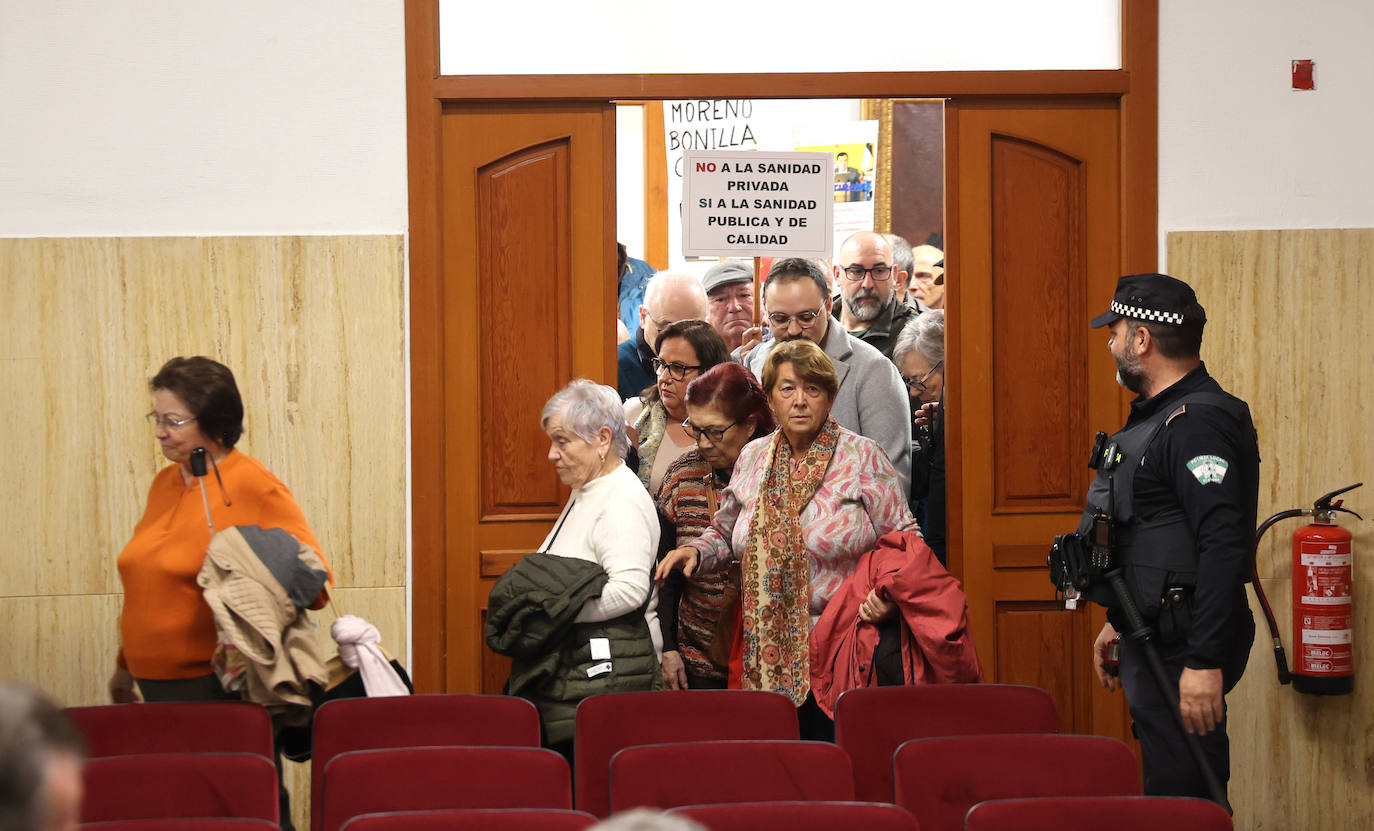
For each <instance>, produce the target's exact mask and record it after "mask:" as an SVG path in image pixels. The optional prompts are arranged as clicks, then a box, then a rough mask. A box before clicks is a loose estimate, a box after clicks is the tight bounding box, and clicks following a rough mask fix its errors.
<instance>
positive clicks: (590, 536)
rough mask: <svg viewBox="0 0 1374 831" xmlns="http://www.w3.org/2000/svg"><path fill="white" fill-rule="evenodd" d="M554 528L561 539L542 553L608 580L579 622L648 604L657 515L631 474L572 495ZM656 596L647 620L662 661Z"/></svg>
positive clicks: (619, 472) (621, 471)
mask: <svg viewBox="0 0 1374 831" xmlns="http://www.w3.org/2000/svg"><path fill="white" fill-rule="evenodd" d="M559 523H562V527H559ZM554 528H555V529H557V537H556V538H555V536H554V531H550V532H549V535H548V536H547V537H545V538H544V543H543V545H541V546H540V548H539V550H540V551H545V552H547V553H549V554H557V555H558V556H560V557H573V558H575V559H578V560H587V561H590V562H593V563H596V564H597V565H599V566H601V567H602V568H603V569H605V571H606V574H607V575H609V576H610V580H609V581H608V582H607V583H606V588H605V589H603V590H602V592H601V596H600V597H596V598H592V599H591V600H588V601H587V603H586V604H585V605H584V606H583V607H582V611H581V612H579V613H578V615H577V620H578V621H579V622H592V621H601V620H612V619H614V618H618V617H620V616H621V615H624V614H626V613H628V612H632V611H634V610H635V609H638V608H639V607H640V606H642V605H643V604H644V599H645V598H646V597H648V596H649V594H650V590H651V589H652V588H653V582H652V576H653V567H654V560H655V559H657V557H658V530H659V529H658V514H657V512H656V511H655V509H654V503H653V500H652V499H650V498H649V493H648V491H646V490H644V485H642V484H641V483H640V481H639V477H638V476H636V475H635V474H634V472H633V471H631V470H630V469H629V468H628V467H626V466H625V465H624V464H621V465H619V466H618V467H616V469H615V470H613V471H611V472H610V473H608V474H606V475H605V476H601V477H598V478H596V479H593V480H592V481H590V482H588V483H587V484H586V485H584V486H583V487H581V488H578V489H576V490H574V491H573V492H572V496H571V498H569V499H568V504H567V505H565V506H564V507H563V513H562V514H560V515H559V517H558V521H557V522H555V523H554ZM653 595H654V596H653V598H652V599H651V600H650V602H649V605H648V608H647V609H646V610H645V612H644V619H645V620H646V621H648V624H649V635H650V637H652V638H653V641H654V653H655V654H656V655H659V656H660V657H661V656H662V653H663V642H662V635H661V633H660V632H659V631H658V612H657V611H656V608H657V600H658V592H657V591H654V592H653Z"/></svg>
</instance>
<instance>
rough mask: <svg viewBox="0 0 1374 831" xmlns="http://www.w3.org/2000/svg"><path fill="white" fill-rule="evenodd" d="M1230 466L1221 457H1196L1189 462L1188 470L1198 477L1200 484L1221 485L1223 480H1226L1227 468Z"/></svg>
mask: <svg viewBox="0 0 1374 831" xmlns="http://www.w3.org/2000/svg"><path fill="white" fill-rule="evenodd" d="M1229 464H1230V463H1229V462H1227V461H1226V460H1225V459H1223V458H1221V457H1220V456H1194V457H1193V458H1191V459H1189V460H1188V469H1189V470H1191V471H1192V472H1193V475H1194V476H1196V477H1197V480H1198V482H1199V483H1201V484H1203V485H1210V484H1213V483H1216V484H1218V485H1219V484H1221V480H1223V479H1225V478H1226V468H1227V467H1228V466H1229Z"/></svg>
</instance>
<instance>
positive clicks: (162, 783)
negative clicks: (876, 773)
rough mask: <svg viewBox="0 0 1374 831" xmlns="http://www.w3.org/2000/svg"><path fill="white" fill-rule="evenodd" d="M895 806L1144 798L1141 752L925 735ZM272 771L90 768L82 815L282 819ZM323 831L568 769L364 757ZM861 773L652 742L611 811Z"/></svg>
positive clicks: (750, 793)
mask: <svg viewBox="0 0 1374 831" xmlns="http://www.w3.org/2000/svg"><path fill="white" fill-rule="evenodd" d="M893 767H894V771H895V781H896V802H897V805H899V806H901V807H902V808H904V809H906V810H907V811H909V812H910V813H911V814H913V815H914V816H915V817H917V818H918V819H919V820H920V822H921V826H922V827H923V828H925V829H926V831H932V830H934V831H939V829H950V831H957V830H958V829H959V828H961V827H963V819H964V815H965V814H966V813H967V812H968V810H969V808H970V807H972V806H973V805H974V804H976V803H978V802H982V801H984V800H988V799H1003V798H1010V797H1025V796H1032V797H1033V796H1075V795H1082V796H1094V795H1119V796H1127V795H1134V794H1138V793H1139V775H1138V772H1137V770H1136V764H1135V757H1134V755H1133V754H1132V753H1131V751H1130V749H1129V748H1127V747H1126V746H1125V745H1124V744H1122V743H1121V742H1119V741H1116V740H1115V739H1108V738H1102V737H1098V736H1066V735H1056V734H1049V735H985V736H959V737H948V738H936V739H917V740H913V741H909V742H906V743H904V744H903V745H901V746H900V747H899V748H898V750H897V752H896V754H895V755H894V761H893ZM275 784H276V783H275V772H274V769H273V766H272V763H271V762H270V761H269V760H268V759H266V758H264V757H262V756H258V755H255V754H247V753H226V754H148V755H131V756H122V757H111V758H106V759H95V760H92V762H91V764H90V766H89V768H88V771H87V788H88V793H87V798H86V805H85V810H84V815H83V819H84V820H85V821H101V820H111V819H120V818H130V817H139V816H143V817H176V816H183V817H196V816H225V817H247V818H261V819H271V818H273V817H275V815H276V810H277V805H276V796H277V794H276V788H275ZM322 784H323V787H322V790H323V795H322V799H321V803H322V811H321V819H320V823H319V825H320V828H321V829H322V831H341V829H343V828H344V827H345V824H346V823H347V822H348V821H349V820H351V819H352V818H354V817H357V816H360V815H364V814H371V813H377V812H384V811H395V810H414V809H446V808H526V809H529V808H539V809H552V810H569V809H571V808H572V782H571V777H570V775H569V770H568V764H567V761H566V760H565V759H564V758H563V757H562V756H560V755H558V754H557V753H554V752H552V751H550V750H545V749H542V748H534V747H513V748H512V747H414V748H391V749H381V750H355V751H347V752H343V753H340V754H338V755H337V756H335V757H334V758H333V759H332V760H330V761H329V763H328V764H327V765H326V766H325V771H324V775H323V780H322ZM854 800H855V794H854V779H853V766H852V764H851V762H850V758H849V754H848V753H847V752H846V751H845V750H844V749H843V748H841V747H838V746H837V745H832V744H827V743H823V742H801V741H770V740H763V741H740V740H727V741H705V742H685V743H675V744H660V745H641V746H632V747H628V748H624V749H622V750H620V751H618V752H617V753H616V754H615V755H614V756H613V757H612V759H611V761H610V765H609V805H610V810H611V811H613V812H619V811H623V810H627V809H630V808H635V807H653V808H662V809H667V808H676V807H682V806H688V805H697V804H719V803H749V802H757V801H798V802H801V801H819V802H852V801H854Z"/></svg>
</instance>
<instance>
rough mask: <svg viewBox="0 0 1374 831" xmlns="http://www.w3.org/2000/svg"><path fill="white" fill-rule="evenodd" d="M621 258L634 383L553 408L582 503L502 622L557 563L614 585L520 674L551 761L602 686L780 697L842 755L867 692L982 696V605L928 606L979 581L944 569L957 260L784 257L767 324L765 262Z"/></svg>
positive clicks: (865, 236)
mask: <svg viewBox="0 0 1374 831" xmlns="http://www.w3.org/2000/svg"><path fill="white" fill-rule="evenodd" d="M621 255H622V256H621V263H620V277H621V281H622V282H621V288H622V303H621V312H622V319H621V321H620V323H621V326H622V328H624V329H625V330H626V333H627V334H628V337H624V338H623V340H622V342H621V344H620V346H619V353H618V378H617V389H615V390H613V389H611V388H610V387H609V386H604V385H601V384H596V383H593V382H591V381H587V380H577V381H574V382H572V383H571V384H569V385H568V386H567V387H565V388H564V389H562V390H560V391H558V392H557V393H556V394H555V395H554V396H553V397H552V398H551V399H550V400H549V402H548V404H547V405H546V407H545V409H544V412H543V414H542V420H541V425H542V427H543V428H544V430H545V432H547V434H548V436H549V441H550V447H549V460H550V462H552V463H553V465H554V467H555V469H556V470H557V473H558V476H559V477H560V479H561V480H562V481H563V482H564V484H566V485H567V486H568V487H569V488H570V489H571V495H570V497H569V499H568V501H567V503H566V505H565V506H564V508H563V510H562V513H561V514H560V516H559V517H558V519H557V521H556V522H555V523H554V526H553V529H552V530H551V531H550V533H549V535H548V537H547V538H546V539H545V540H544V542H543V544H542V545H541V547H540V549H539V550H540V552H541V554H540V555H539V556H537V557H527V558H525V559H524V560H522V561H521V562H520V563H518V564H517V565H516V566H515V567H513V568H512V569H511V570H510V571H509V572H507V574H506V575H505V576H503V577H502V578H501V581H500V582H498V584H497V587H496V589H495V590H493V593H492V604H491V608H490V610H489V615H488V629H487V635H488V643H489V644H491V645H492V646H493V648H498V651H500V648H499V647H501V646H502V645H503V644H504V643H506V642H509V641H511V640H512V635H511V632H510V628H509V625H508V623H507V622H509V621H516V620H526V619H528V618H527V617H525V615H526V614H527V613H528V610H527V609H526V604H529V603H538V604H541V606H540V608H541V609H542V608H547V605H548V602H547V598H546V596H545V594H544V592H546V591H547V588H548V585H549V583H550V579H551V578H550V573H551V569H552V571H554V572H556V576H555V577H554V578H552V579H553V582H555V583H557V584H560V585H561V584H566V585H568V586H578V587H583V586H586V585H588V581H590V582H591V583H592V584H594V585H595V586H596V588H595V589H593V590H591V593H590V594H588V595H587V596H588V597H590V598H593V599H590V600H585V601H583V600H580V599H579V597H578V596H577V595H576V594H575V593H574V594H570V595H569V596H568V597H567V598H565V599H566V600H567V601H568V602H566V603H563V604H562V605H563V606H564V607H566V609H567V615H566V617H567V619H566V620H564V621H561V622H550V621H548V620H546V619H544V618H541V625H542V624H549V625H553V626H557V625H562V626H565V627H567V631H569V632H571V633H573V636H572V637H569V638H566V639H564V640H551V639H548V638H545V637H544V636H545V635H546V633H544V632H540V633H539V636H540V637H541V638H544V641H545V642H549V643H556V644H561V645H560V646H554V647H551V648H550V650H549V653H548V654H545V653H540V654H537V655H529V654H525V655H515V656H513V657H514V668H513V671H512V674H511V683H510V684H509V685H508V687H507V691H508V692H511V693H515V694H520V695H523V696H525V697H527V698H530V699H531V700H533V701H535V703H536V704H537V705H538V706H539V707H540V711H541V715H542V716H543V721H544V725H545V730H546V736H545V738H546V741H547V743H548V744H549V745H550V746H553V747H555V748H558V749H560V750H563V751H564V752H570V742H571V715H572V712H573V711H574V710H575V708H576V703H577V701H579V700H581V698H583V697H585V696H587V695H590V694H594V693H597V692H605V691H619V690H650V689H660V688H669V689H702V688H717V689H723V688H743V689H761V690H772V691H775V692H778V693H782V694H784V695H786V696H788V697H789V698H791V700H792V701H793V703H794V704H795V705H796V706H797V708H798V722H799V726H800V731H801V735H802V737H803V738H812V739H833V729H834V728H833V721H832V719H833V705H834V701H835V698H836V697H837V696H838V694H839V693H840V692H843V691H844V690H845V689H847V688H850V687H853V686H856V685H864V684H874V685H876V684H902V683H913V682H917V681H923V680H926V681H928V680H935V679H938V680H960V681H974V680H978V679H980V678H981V667H980V666H979V663H978V658H977V655H976V653H975V652H974V650H973V647H972V644H971V642H970V640H969V637H968V633H967V616H966V614H965V613H964V610H963V609H962V608H961V609H959V610H958V612H957V613H949V614H945V615H944V616H943V618H942V619H939V620H930V619H929V617H930V615H931V612H930V607H929V606H926V607H922V604H921V595H922V594H923V593H926V592H940V591H948V590H949V589H950V588H951V587H955V586H957V584H956V583H955V581H954V578H953V577H952V576H950V574H949V572H948V571H947V570H945V568H944V566H943V561H944V520H943V504H944V500H943V489H944V472H943V464H944V462H943V460H944V455H943V442H942V441H941V433H942V425H943V405H942V400H943V392H944V371H943V370H944V310H943V306H944V289H945V285H944V272H943V263H942V255H941V253H940V251H939V250H938V249H936V248H933V247H932V246H928V245H923V246H919V247H917V248H915V249H913V248H912V246H911V245H909V244H908V243H907V242H906V241H905V240H903V239H902V238H901V237H898V236H895V235H891V234H879V233H873V232H859V233H856V234H853V235H852V236H850V237H849V238H848V239H846V240H845V241H844V243H843V245H842V246H841V247H840V250H839V255H838V257H837V258H836V259H835V261H834V263H828V262H824V261H817V260H810V259H802V258H784V259H778V260H776V261H774V262H772V264H771V265H770V266H769V267H768V269H767V273H766V274H763V275H758V277H761V278H762V280H761V283H762V285H761V295H762V297H761V299H762V304H761V309H760V310H759V311H758V312H757V313H756V306H755V297H754V291H755V286H756V284H757V283H758V279H757V278H756V275H755V271H754V268H753V264H752V263H747V262H740V261H723V262H721V263H718V264H716V265H714V266H712V267H711V268H710V269H709V270H708V271H707V272H706V273H705V275H704V277H702V278H700V279H698V278H697V277H696V276H694V275H692V274H688V273H685V272H676V271H662V272H658V273H656V274H653V275H652V276H650V277H647V278H645V277H643V276H642V275H644V274H645V272H646V271H647V267H645V266H644V264H643V263H642V262H641V261H638V260H634V259H632V258H628V257H625V256H624V251H623V248H622V251H621ZM627 284H628V287H629V292H628V298H629V299H630V300H631V301H632V300H633V296H634V292H635V291H636V290H642V292H643V294H642V301H641V302H639V303H638V304H635V303H633V302H628V303H627V302H626V299H627V292H626V291H625V290H626V287H627ZM631 307H632V308H633V315H632V316H631V315H628V314H626V313H627V311H628V309H629V308H631ZM756 314H757V317H756ZM544 555H553V558H554V559H552V560H550V559H548V558H547V557H545V556H544ZM597 566H599V569H598V568H597ZM955 590H956V591H957V588H955ZM570 591H571V590H570ZM961 596H962V595H961ZM920 615H924V616H925V617H926V619H922V620H920V621H919V622H917V621H915V620H914V619H913V618H914V617H917V616H920ZM859 627H864V628H866V629H867V630H868V631H869V633H870V635H871V637H869V638H867V639H864V638H856V637H855V630H856V628H859ZM913 632H920V633H922V637H924V636H925V633H930V632H937V633H938V638H939V640H941V641H942V642H943V644H944V646H942V647H941V648H940V649H939V650H936V649H933V648H932V649H926V650H923V649H922V646H923V644H922V643H921V638H920V637H913V636H912V633H913ZM528 635H529V633H521V635H520V637H522V638H523V637H526V636H528ZM880 642H881V643H882V644H885V647H884V648H878V646H877V645H878V644H879V643H880ZM856 643H866V644H868V646H867V647H866V651H865V653H864V654H862V655H857V654H855V649H856V647H855V644H856ZM598 644H600V646H599V647H598ZM950 644H953V645H955V648H948V646H949V645H950ZM937 651H938V656H936V652H937ZM649 656H652V658H653V661H654V662H655V663H654V664H652V665H646V662H645V658H647V657H649ZM535 667H538V668H539V669H538V670H537V671H536V670H535ZM855 667H862V668H863V669H864V671H863V672H858V671H857V670H855Z"/></svg>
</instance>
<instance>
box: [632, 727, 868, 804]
mask: <svg viewBox="0 0 1374 831" xmlns="http://www.w3.org/2000/svg"><path fill="white" fill-rule="evenodd" d="M853 798H854V769H853V767H851V766H850V764H849V754H848V753H845V752H844V751H843V750H841V749H840V748H838V747H836V746H835V745H833V744H830V743H829V742H799V741H766V740H756V741H720V742H685V743H677V744H653V745H641V746H637V747H627V748H625V749H624V750H621V751H620V752H618V753H616V754H615V756H613V757H611V812H612V813H615V812H618V811H624V810H627V809H629V808H637V807H649V808H676V807H678V806H681V805H707V804H715V803H723V802H769V801H774V800H794V801H806V800H815V801H822V800H824V801H845V800H852V799H853Z"/></svg>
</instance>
